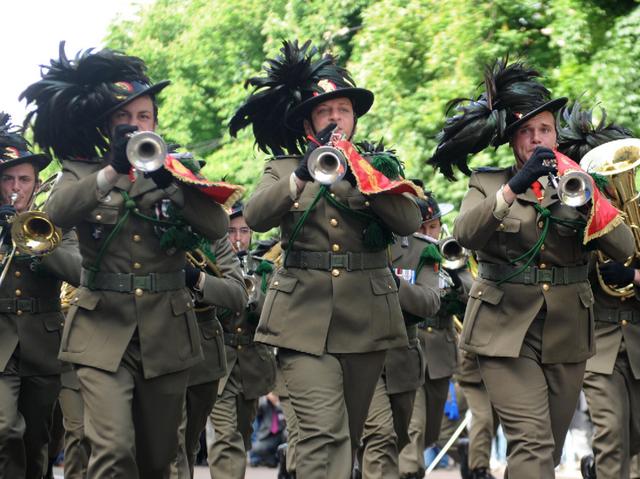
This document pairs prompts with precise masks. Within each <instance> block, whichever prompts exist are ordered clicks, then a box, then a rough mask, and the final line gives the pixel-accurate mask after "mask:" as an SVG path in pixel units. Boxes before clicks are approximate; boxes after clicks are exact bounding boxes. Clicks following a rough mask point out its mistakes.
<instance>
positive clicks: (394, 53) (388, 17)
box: [107, 0, 640, 206]
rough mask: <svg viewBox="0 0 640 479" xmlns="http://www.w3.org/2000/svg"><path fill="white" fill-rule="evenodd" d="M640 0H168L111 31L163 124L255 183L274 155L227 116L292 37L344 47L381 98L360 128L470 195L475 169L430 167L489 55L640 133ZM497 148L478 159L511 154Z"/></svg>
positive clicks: (241, 179)
mask: <svg viewBox="0 0 640 479" xmlns="http://www.w3.org/2000/svg"><path fill="white" fill-rule="evenodd" d="M639 1H640V0H617V1H614V0H492V1H489V0H449V1H447V2H442V1H440V0H336V1H334V2H333V3H331V4H330V5H328V4H327V3H326V2H325V1H318V0H271V1H269V2H264V1H262V0H236V1H235V2H226V1H223V0H156V1H155V2H153V3H151V4H148V5H146V6H144V7H142V9H141V11H140V14H139V16H138V18H137V19H135V20H128V21H116V22H114V24H113V25H112V26H111V28H110V33H109V35H108V39H107V43H108V46H110V47H112V48H117V49H120V50H123V51H126V52H127V53H130V54H135V55H139V56H141V57H142V58H144V59H145V60H146V62H147V64H148V65H149V71H150V74H151V76H152V77H153V78H154V79H155V80H160V79H164V78H168V79H171V80H172V82H173V83H172V85H171V87H169V88H167V89H166V90H165V91H164V92H163V94H162V96H161V99H160V101H161V103H162V108H161V112H160V121H161V124H160V127H161V133H165V134H166V136H167V137H168V138H170V139H171V140H175V141H176V142H178V143H180V144H182V145H184V146H185V147H186V148H187V149H189V150H191V151H194V152H195V153H197V154H198V155H199V156H201V157H203V158H204V159H206V160H207V166H206V167H205V169H204V173H205V174H206V175H207V176H208V177H210V178H216V179H219V178H223V177H225V178H226V179H227V180H228V181H231V182H237V183H241V184H244V185H245V186H247V188H248V190H249V193H250V191H251V190H252V188H253V186H254V185H255V183H256V182H257V180H258V178H259V177H260V173H261V171H262V167H263V164H264V160H265V159H266V158H265V155H264V154H262V153H261V152H259V151H257V150H256V149H255V148H254V147H253V139H252V135H251V132H250V131H244V132H242V133H241V134H240V135H239V138H237V139H232V138H230V137H229V134H228V132H227V123H228V120H229V118H230V117H231V115H232V114H233V112H234V110H235V109H236V108H237V107H238V106H239V105H240V104H241V102H242V101H243V99H244V98H245V96H246V95H247V94H248V91H247V90H245V88H244V81H245V80H246V79H247V78H249V77H250V76H252V75H255V74H257V73H258V72H259V70H260V68H261V67H262V64H263V61H264V58H265V57H267V56H271V55H274V54H275V53H277V50H278V49H279V48H280V45H281V41H282V40H283V39H293V38H299V39H300V40H306V39H311V40H312V41H313V42H314V43H315V44H316V45H317V46H319V47H320V48H322V49H328V50H330V51H331V52H332V53H334V54H336V55H338V56H339V58H340V60H339V61H340V63H342V64H344V65H346V66H347V67H348V68H349V69H350V70H351V72H352V73H353V75H354V78H355V79H356V82H357V83H358V85H361V86H365V87H366V88H369V89H371V90H372V91H373V92H374V93H375V95H376V102H375V104H374V106H373V108H372V110H371V112H370V113H369V114H368V115H366V116H365V117H363V119H362V120H361V121H359V122H358V129H359V131H358V138H359V139H365V138H366V139H370V140H379V139H380V138H383V139H384V140H385V143H386V144H387V145H390V146H393V147H394V148H396V149H397V151H398V154H399V156H400V158H401V159H402V160H403V161H404V162H405V165H406V171H407V175H408V176H409V177H420V178H423V179H424V180H425V183H426V185H427V187H428V188H429V189H431V190H433V191H434V194H435V195H436V197H437V198H438V199H440V200H441V201H450V202H453V203H454V204H455V205H456V206H457V205H458V204H459V202H460V200H461V199H462V196H463V195H464V192H465V191H466V189H467V181H466V178H465V177H464V175H462V174H461V173H458V180H457V181H456V182H454V183H450V182H448V181H446V180H445V179H444V178H443V177H442V176H440V175H439V174H436V173H435V172H434V171H433V169H432V168H431V167H429V166H427V165H426V160H427V159H428V158H429V157H430V156H431V153H432V151H433V148H434V146H435V144H436V140H435V137H436V135H437V133H438V131H439V130H440V129H441V127H442V125H443V121H444V118H445V108H446V103H447V102H448V101H449V100H450V99H452V98H455V97H472V96H476V95H477V94H478V85H479V82H480V81H481V79H482V70H483V65H484V64H486V63H492V62H493V61H494V60H495V59H496V58H498V57H502V56H505V55H509V58H511V59H523V60H525V61H526V62H527V63H528V64H530V65H532V66H534V67H536V68H537V69H539V70H540V71H541V72H542V73H543V75H544V77H545V83H546V85H547V86H548V87H549V88H550V89H551V90H552V92H553V94H554V96H561V95H566V96H569V97H570V98H578V97H580V98H581V100H582V102H584V103H585V104H587V105H590V106H595V105H597V104H600V105H602V106H603V107H605V108H606V110H607V112H608V114H609V116H610V118H611V119H616V121H618V122H620V123H622V124H624V125H626V126H627V127H629V128H631V129H632V130H634V131H635V133H636V134H639V133H640V129H639V127H638V125H639V124H640V75H638V70H639V68H640V42H639V41H638V40H639V39H638V36H639V35H640V3H639ZM510 161H512V157H511V155H510V150H509V149H508V148H506V147H502V148H500V149H498V150H497V151H494V150H490V149H489V150H486V151H485V152H483V153H482V154H479V155H477V156H476V157H474V158H473V159H472V160H471V165H472V166H474V167H475V166H481V165H495V166H500V165H506V164H509V162H510Z"/></svg>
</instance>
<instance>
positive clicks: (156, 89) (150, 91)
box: [100, 80, 171, 119]
mask: <svg viewBox="0 0 640 479" xmlns="http://www.w3.org/2000/svg"><path fill="white" fill-rule="evenodd" d="M170 83H171V80H162V81H159V82H158V83H154V84H153V85H151V86H150V87H148V88H145V89H144V90H140V91H139V92H138V93H135V94H134V95H131V96H130V97H127V99H126V100H122V101H121V102H120V103H118V104H117V105H114V106H112V107H111V108H109V109H108V110H107V111H106V112H104V113H103V114H102V116H101V117H100V118H101V119H105V118H109V117H110V116H111V115H112V114H114V113H115V112H116V111H118V110H119V109H120V108H122V107H123V106H125V105H128V104H129V103H131V102H132V101H133V100H135V99H137V98H140V97H142V96H147V95H148V96H155V95H156V94H158V93H160V91H162V90H163V89H164V88H166V87H167V86H169V84H170Z"/></svg>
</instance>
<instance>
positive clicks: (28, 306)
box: [16, 298, 34, 313]
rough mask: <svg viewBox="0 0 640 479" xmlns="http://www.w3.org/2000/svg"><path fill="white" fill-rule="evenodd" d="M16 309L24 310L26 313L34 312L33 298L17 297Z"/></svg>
mask: <svg viewBox="0 0 640 479" xmlns="http://www.w3.org/2000/svg"><path fill="white" fill-rule="evenodd" d="M16 311H22V312H24V313H33V312H34V311H33V300H32V298H30V299H26V298H23V299H16Z"/></svg>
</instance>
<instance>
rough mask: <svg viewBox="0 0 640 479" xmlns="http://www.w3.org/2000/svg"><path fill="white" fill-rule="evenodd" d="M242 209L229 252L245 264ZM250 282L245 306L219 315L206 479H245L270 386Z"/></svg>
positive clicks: (258, 295) (236, 210)
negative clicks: (222, 369) (220, 353)
mask: <svg viewBox="0 0 640 479" xmlns="http://www.w3.org/2000/svg"><path fill="white" fill-rule="evenodd" d="M242 208H243V205H242V203H240V202H238V203H236V204H235V205H234V207H233V209H232V212H231V215H230V223H229V241H230V244H229V247H230V248H233V253H234V254H235V255H238V256H241V257H242V258H243V259H244V261H245V263H249V262H250V261H251V258H250V257H248V256H247V251H248V250H249V245H250V243H251V230H250V229H249V227H248V226H247V223H246V222H245V220H244V216H243V211H242ZM248 269H251V267H250V266H249V268H248ZM252 278H253V280H252V281H253V282H254V286H253V287H252V289H253V291H252V296H253V297H252V298H251V301H250V302H249V304H246V302H245V304H243V305H242V307H241V308H228V309H226V310H224V311H221V312H220V313H219V314H218V317H219V318H220V321H221V322H222V327H223V329H224V343H225V350H226V355H227V373H226V375H225V376H224V378H223V379H222V381H221V382H220V385H219V388H218V394H219V397H218V401H217V402H216V404H215V406H214V407H213V410H212V411H211V415H210V418H211V423H212V424H213V429H214V431H215V438H214V441H213V443H211V444H210V445H209V447H208V455H207V459H208V461H209V469H210V471H211V477H215V478H216V479H218V478H220V479H226V478H229V479H242V478H244V476H245V470H246V466H247V451H248V450H249V449H251V431H252V429H251V426H252V423H253V420H254V419H255V416H256V413H257V408H258V398H259V397H260V396H263V395H265V394H267V393H268V392H270V391H271V390H272V389H273V387H274V386H275V372H276V364H275V357H274V354H273V350H272V348H270V347H268V346H266V345H264V344H259V343H255V342H254V341H253V335H254V333H255V328H256V325H257V318H258V317H259V315H260V304H261V303H262V301H263V300H264V299H263V296H264V293H263V292H262V289H261V282H262V281H261V276H260V274H257V275H254V276H252Z"/></svg>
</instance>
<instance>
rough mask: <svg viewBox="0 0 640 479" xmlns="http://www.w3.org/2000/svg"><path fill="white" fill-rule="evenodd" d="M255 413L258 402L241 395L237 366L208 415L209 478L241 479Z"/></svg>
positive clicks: (242, 478) (245, 465)
mask: <svg viewBox="0 0 640 479" xmlns="http://www.w3.org/2000/svg"><path fill="white" fill-rule="evenodd" d="M257 410H258V400H257V399H246V398H245V397H244V394H243V393H242V383H241V378H240V367H239V365H238V364H237V363H236V365H235V366H234V367H233V369H232V371H231V374H230V375H229V378H228V379H227V382H226V384H225V386H224V389H223V390H222V392H221V393H220V395H219V396H218V399H217V400H216V403H215V406H213V410H212V411H211V415H210V418H211V423H212V424H213V429H214V431H215V435H214V440H213V442H212V443H211V444H209V445H208V451H207V459H208V462H209V470H210V471H211V477H215V478H216V479H244V475H245V471H246V469H247V451H249V449H251V430H252V423H253V420H254V419H255V417H256V414H257Z"/></svg>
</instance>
